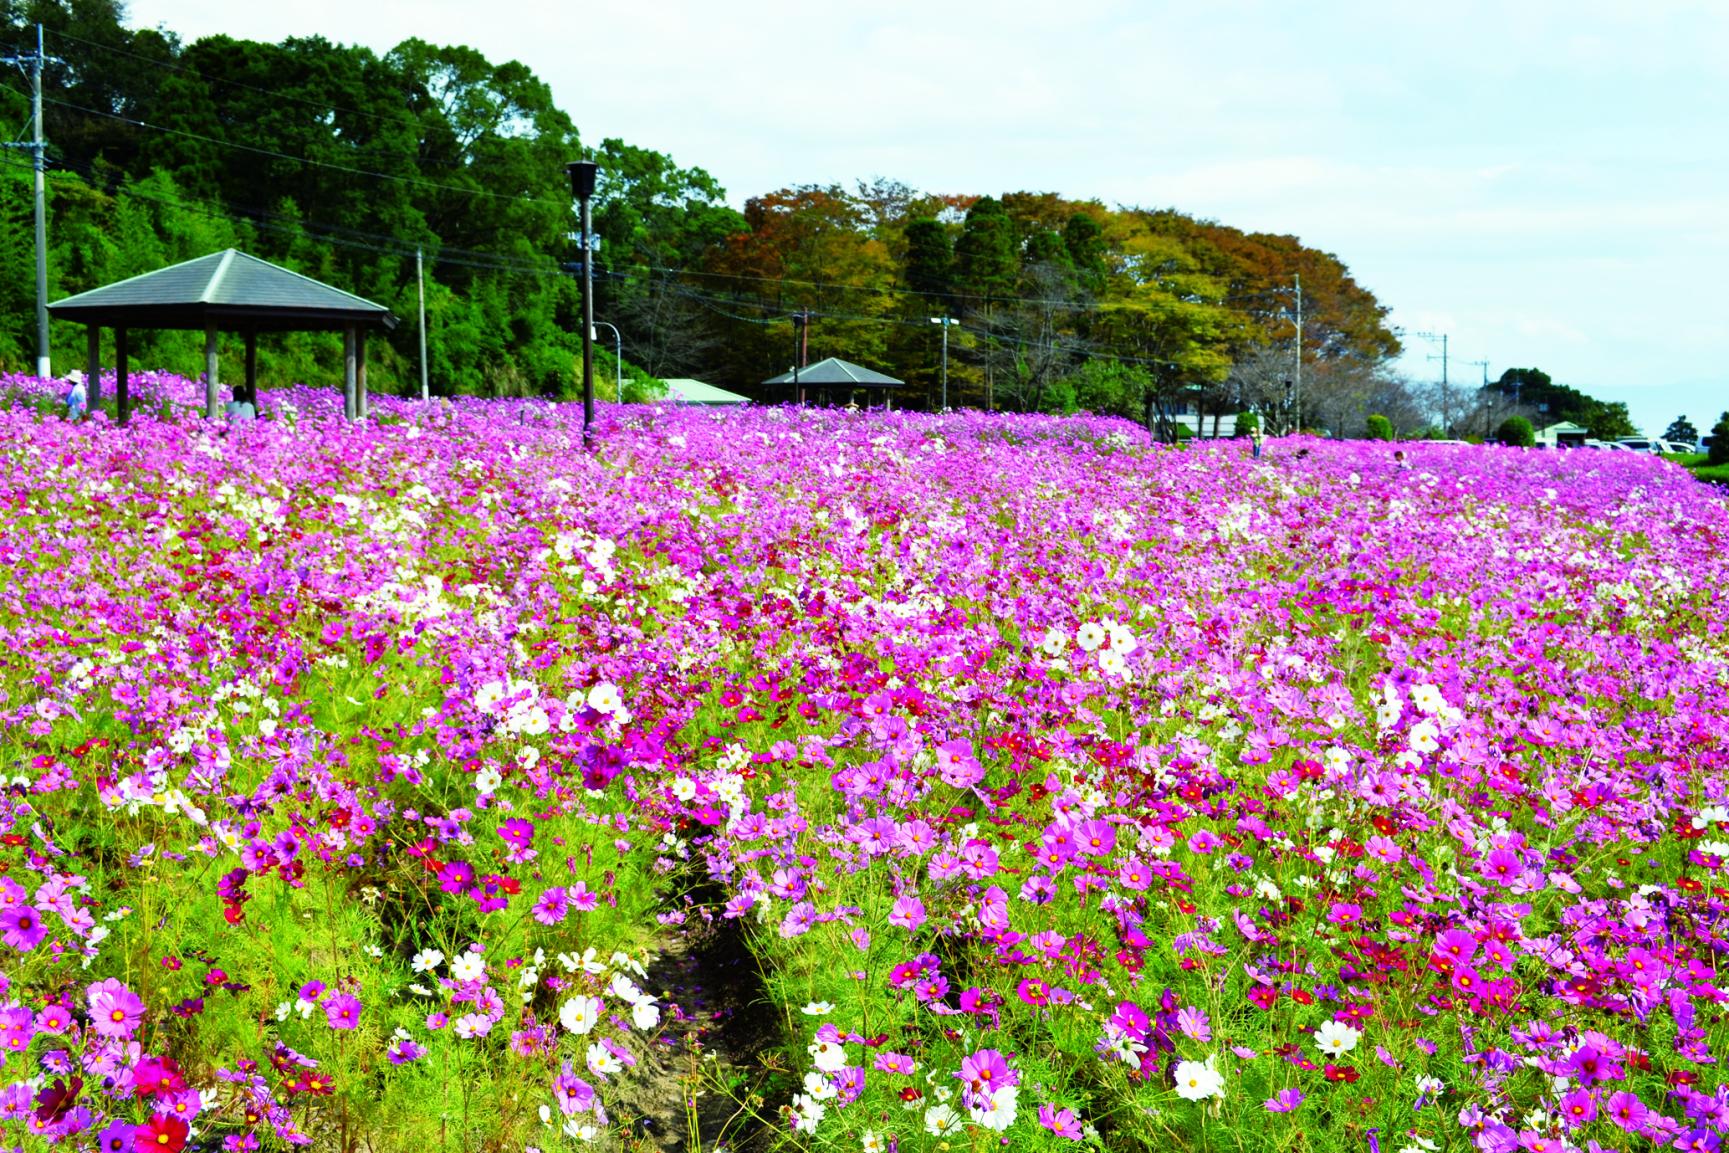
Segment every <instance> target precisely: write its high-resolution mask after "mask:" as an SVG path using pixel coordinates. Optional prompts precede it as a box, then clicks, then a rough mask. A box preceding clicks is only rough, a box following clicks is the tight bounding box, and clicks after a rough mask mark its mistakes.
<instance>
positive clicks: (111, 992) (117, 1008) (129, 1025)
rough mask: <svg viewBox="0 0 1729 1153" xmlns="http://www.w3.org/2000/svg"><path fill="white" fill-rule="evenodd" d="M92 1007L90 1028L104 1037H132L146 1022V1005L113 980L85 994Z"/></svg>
mask: <svg viewBox="0 0 1729 1153" xmlns="http://www.w3.org/2000/svg"><path fill="white" fill-rule="evenodd" d="M84 992H85V997H86V999H87V1001H88V1004H89V1006H90V1027H91V1028H92V1029H94V1030H96V1032H97V1033H98V1034H99V1035H100V1036H103V1037H130V1036H131V1035H132V1032H133V1030H135V1029H137V1028H138V1023H139V1022H140V1021H142V1020H143V1019H144V1002H143V1001H140V1000H139V999H138V994H136V993H134V992H133V991H132V990H131V989H128V988H127V987H126V986H125V985H124V984H123V983H121V982H120V981H117V980H115V979H114V978H112V977H110V978H108V979H107V980H105V981H98V982H96V983H95V984H94V985H91V986H90V987H89V988H88V989H86V990H85V991H84Z"/></svg>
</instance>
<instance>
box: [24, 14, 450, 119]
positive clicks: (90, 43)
mask: <svg viewBox="0 0 1729 1153" xmlns="http://www.w3.org/2000/svg"><path fill="white" fill-rule="evenodd" d="M49 35H50V36H53V37H54V38H55V39H56V40H66V41H70V42H71V43H74V44H82V45H83V46H84V47H86V48H94V49H96V50H97V51H99V52H110V53H113V54H114V55H116V56H125V57H128V58H129V59H132V60H137V61H140V62H142V63H145V64H148V65H150V66H151V67H152V68H165V69H167V70H169V71H171V72H179V73H181V74H182V75H185V76H196V77H197V78H198V79H200V80H203V81H204V82H206V83H208V84H226V85H229V86H230V87H233V88H244V89H245V90H246V91H248V92H256V93H258V94H259V95H260V96H269V97H270V98H272V99H274V100H286V101H288V102H290V103H292V104H300V105H303V106H305V107H307V108H315V109H317V110H318V111H320V112H345V113H347V114H348V115H350V116H362V117H365V118H367V119H369V120H379V121H383V122H385V123H387V124H400V125H403V126H405V127H408V128H413V129H414V130H415V131H416V132H421V131H424V130H425V128H426V125H425V124H423V123H421V122H420V121H418V120H416V119H415V118H413V117H412V116H396V115H393V114H391V113H388V112H365V111H362V110H361V109H358V108H345V107H343V106H341V105H339V104H336V105H326V104H324V103H321V102H319V101H316V100H308V99H306V98H305V97H303V96H294V95H291V94H289V93H286V92H283V91H281V90H280V89H275V88H262V87H259V86H258V85H256V84H248V83H246V82H245V81H243V80H230V79H228V78H226V77H222V76H211V75H209V74H208V73H204V72H199V71H197V70H196V69H193V68H188V67H187V66H186V65H184V64H178V63H172V62H169V61H166V60H158V59H156V58H155V57H152V56H145V55H143V54H142V53H139V52H131V51H128V50H127V49H125V48H116V47H114V46H113V45H112V44H98V43H97V42H96V41H94V40H85V39H83V38H81V37H78V36H74V35H72V34H71V33H70V32H50V33H49ZM271 47H273V48H274V47H278V46H277V45H271Z"/></svg>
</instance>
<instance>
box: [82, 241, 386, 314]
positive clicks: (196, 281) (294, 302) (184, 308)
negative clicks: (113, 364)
mask: <svg viewBox="0 0 1729 1153" xmlns="http://www.w3.org/2000/svg"><path fill="white" fill-rule="evenodd" d="M48 311H49V313H51V314H52V315H53V316H54V317H55V319H57V320H70V321H74V322H76V323H80V324H94V325H102V326H112V327H116V328H190V329H203V328H205V327H207V326H209V325H211V324H214V325H215V326H216V327H218V328H220V329H224V330H227V331H245V330H250V331H254V332H283V331H293V332H307V331H318V330H326V329H329V330H336V331H341V330H344V329H348V328H386V329H393V328H395V327H396V317H395V316H393V315H392V314H391V312H390V310H389V309H388V308H386V307H384V306H383V305H382V304H374V303H373V302H372V301H370V300H366V299H364V298H362V297H359V296H356V295H354V294H353V293H352V292H344V291H342V290H341V289H340V288H332V287H331V286H330V285H328V284H323V283H320V282H319V281H316V280H313V279H312V278H311V277H309V276H302V275H300V273H298V272H290V271H289V270H288V269H286V268H282V267H280V266H279V265H275V264H271V263H270V262H269V261H268V260H260V259H258V257H256V256H248V255H247V254H246V253H244V252H241V251H239V250H238V249H234V248H229V249H225V250H224V251H222V252H213V253H211V254H210V255H209V256H200V257H198V258H197V259H196V260H188V261H185V262H184V263H181V264H173V265H170V266H169V267H167V268H160V269H157V270H156V271H155V272H146V273H144V274H143V275H142V276H134V277H132V278H131V279H129V280H122V281H119V282H118V283H115V284H110V285H107V286H105V287H102V288H93V289H91V290H90V291H89V292H81V293H79V294H78V295H77V296H69V297H67V298H66V299H65V300H59V301H55V302H54V303H53V304H50V305H49V306H48Z"/></svg>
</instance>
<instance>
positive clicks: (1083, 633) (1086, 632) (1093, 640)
mask: <svg viewBox="0 0 1729 1153" xmlns="http://www.w3.org/2000/svg"><path fill="white" fill-rule="evenodd" d="M1075 643H1076V644H1078V645H1080V646H1081V648H1082V649H1084V650H1085V651H1087V652H1089V653H1090V652H1092V651H1093V650H1094V649H1096V648H1098V647H1099V646H1100V645H1102V644H1104V643H1105V630H1104V629H1103V628H1102V627H1100V626H1099V625H1096V624H1094V623H1093V622H1092V621H1088V622H1087V623H1086V624H1084V625H1082V626H1081V627H1080V628H1078V629H1076V630H1075Z"/></svg>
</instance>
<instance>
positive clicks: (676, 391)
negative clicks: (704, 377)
mask: <svg viewBox="0 0 1729 1153" xmlns="http://www.w3.org/2000/svg"><path fill="white" fill-rule="evenodd" d="M661 383H662V384H664V385H666V399H668V400H670V401H672V402H673V403H674V404H749V403H750V397H748V396H740V395H739V394H738V393H736V392H728V391H727V390H726V389H724V388H716V387H715V386H714V385H712V384H705V383H703V382H702V381H700V380H692V379H690V378H689V377H672V378H669V379H667V380H663V381H661Z"/></svg>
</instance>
